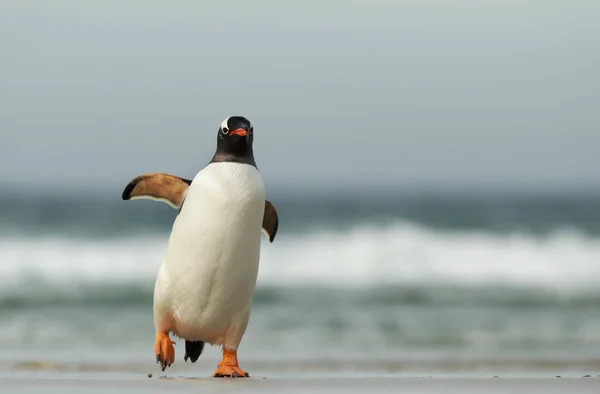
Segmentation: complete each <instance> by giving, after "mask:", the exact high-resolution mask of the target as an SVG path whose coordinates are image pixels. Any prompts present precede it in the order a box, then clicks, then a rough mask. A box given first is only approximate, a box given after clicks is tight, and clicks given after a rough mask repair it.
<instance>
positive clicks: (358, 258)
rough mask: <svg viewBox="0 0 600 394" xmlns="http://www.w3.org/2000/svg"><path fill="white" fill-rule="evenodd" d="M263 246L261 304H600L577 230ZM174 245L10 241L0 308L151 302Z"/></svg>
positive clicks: (393, 228)
mask: <svg viewBox="0 0 600 394" xmlns="http://www.w3.org/2000/svg"><path fill="white" fill-rule="evenodd" d="M263 242H264V244H263V249H262V258H261V266H260V272H259V283H258V286H259V292H258V294H257V301H258V302H270V301H271V300H273V299H278V298H277V297H283V296H285V294H286V293H282V291H288V290H290V291H291V289H302V288H304V289H306V288H311V289H321V290H327V289H329V290H331V289H333V290H336V289H337V290H340V291H348V294H357V297H359V298H358V299H356V302H371V301H372V300H376V301H377V302H412V303H418V302H434V301H435V302H444V300H446V301H448V300H452V299H456V300H459V301H460V302H468V300H469V299H471V298H473V299H479V300H486V299H487V300H488V302H496V301H494V300H501V302H517V303H523V302H526V301H527V300H529V302H530V301H531V300H534V301H535V299H536V297H537V299H539V300H546V301H539V302H542V303H543V302H548V300H554V301H551V302H564V300H565V299H577V300H580V301H581V302H584V303H590V302H592V303H594V302H597V300H598V298H597V297H596V295H595V294H596V293H597V289H598V288H599V286H598V285H599V284H600V238H597V237H593V236H590V235H585V234H583V233H578V232H574V231H567V230H563V231H555V232H554V233H552V234H548V235H544V236H542V235H531V234H520V233H511V234H494V233H487V232H443V231H434V230H432V229H428V228H425V227H421V226H418V225H415V224H413V223H409V222H398V223H395V224H393V225H387V226H366V225H359V226H355V227H353V228H351V229H349V230H344V231H325V230H314V231H311V232H305V233H302V234H295V235H287V234H285V232H282V233H280V234H279V235H278V238H277V239H276V240H275V242H274V243H273V244H269V243H268V242H267V241H266V240H264V241H263ZM166 244H167V237H166V236H139V237H135V236H130V237H126V238H122V239H105V238H104V239H99V240H93V239H84V240H82V239H74V238H68V237H64V236H63V237H31V238H25V237H22V236H19V237H9V236H3V237H2V238H0V261H2V264H1V265H0V305H4V306H5V307H11V306H12V307H19V306H23V305H29V304H35V305H53V304H64V303H81V304H85V303H92V304H93V303H111V302H114V303H128V302H129V303H131V302H133V303H136V302H141V303H145V302H151V297H150V295H151V292H152V287H153V283H154V278H155V275H156V271H157V269H158V265H159V264H160V261H161V260H162V257H163V255H164V251H165V248H166ZM353 292H354V293H353ZM282 294H283V295H282ZM289 294H292V293H289ZM294 294H303V296H304V297H309V296H310V294H316V293H311V292H307V291H304V292H302V291H301V290H298V291H297V292H296V293H294ZM340 294H341V293H340ZM274 297H275V298H274ZM453 297H454V298H453ZM511 300H512V301H511ZM457 302H458V301H457Z"/></svg>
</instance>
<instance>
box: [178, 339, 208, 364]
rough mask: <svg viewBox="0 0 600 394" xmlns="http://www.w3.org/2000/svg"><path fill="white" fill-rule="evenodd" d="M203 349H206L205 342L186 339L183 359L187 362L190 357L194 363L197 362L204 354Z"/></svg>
mask: <svg viewBox="0 0 600 394" xmlns="http://www.w3.org/2000/svg"><path fill="white" fill-rule="evenodd" d="M202 350H204V342H202V341H185V356H184V357H183V361H185V362H187V360H188V358H189V359H190V361H191V362H192V363H195V362H196V360H198V357H200V355H201V354H202Z"/></svg>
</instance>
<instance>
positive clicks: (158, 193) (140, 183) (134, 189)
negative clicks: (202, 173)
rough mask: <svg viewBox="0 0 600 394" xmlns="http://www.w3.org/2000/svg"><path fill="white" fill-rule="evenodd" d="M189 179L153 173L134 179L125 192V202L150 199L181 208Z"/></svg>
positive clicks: (123, 196) (189, 183) (189, 182)
mask: <svg viewBox="0 0 600 394" xmlns="http://www.w3.org/2000/svg"><path fill="white" fill-rule="evenodd" d="M191 184H192V181H191V180H189V179H184V178H181V177H178V176H176V175H171V174H165V173H159V172H151V173H147V174H143V175H139V176H137V177H135V178H133V179H132V180H131V181H130V182H129V183H128V184H127V186H126V187H125V190H123V194H122V196H121V197H122V198H123V200H135V199H140V198H148V199H151V200H158V201H162V202H164V203H167V204H169V205H170V206H172V207H173V208H181V205H182V204H183V200H184V198H185V194H186V191H187V189H188V187H189V186H190V185H191Z"/></svg>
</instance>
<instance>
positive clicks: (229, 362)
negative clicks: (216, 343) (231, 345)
mask: <svg viewBox="0 0 600 394" xmlns="http://www.w3.org/2000/svg"><path fill="white" fill-rule="evenodd" d="M213 377H215V378H248V377H250V375H249V374H248V373H247V372H244V371H243V370H242V369H241V368H240V366H239V365H238V358H237V350H231V349H227V348H226V347H223V359H222V360H221V362H220V363H219V365H218V367H217V370H216V371H215V373H214V374H213Z"/></svg>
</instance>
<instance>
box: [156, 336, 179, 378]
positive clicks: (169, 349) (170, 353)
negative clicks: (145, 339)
mask: <svg viewBox="0 0 600 394" xmlns="http://www.w3.org/2000/svg"><path fill="white" fill-rule="evenodd" d="M174 344H175V342H173V341H172V340H171V338H169V333H166V332H159V333H158V334H156V342H155V343H154V354H156V362H157V363H160V366H161V368H162V370H163V371H164V370H165V368H167V367H170V366H171V364H173V363H174V362H175V348H174V347H173V345H174Z"/></svg>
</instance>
